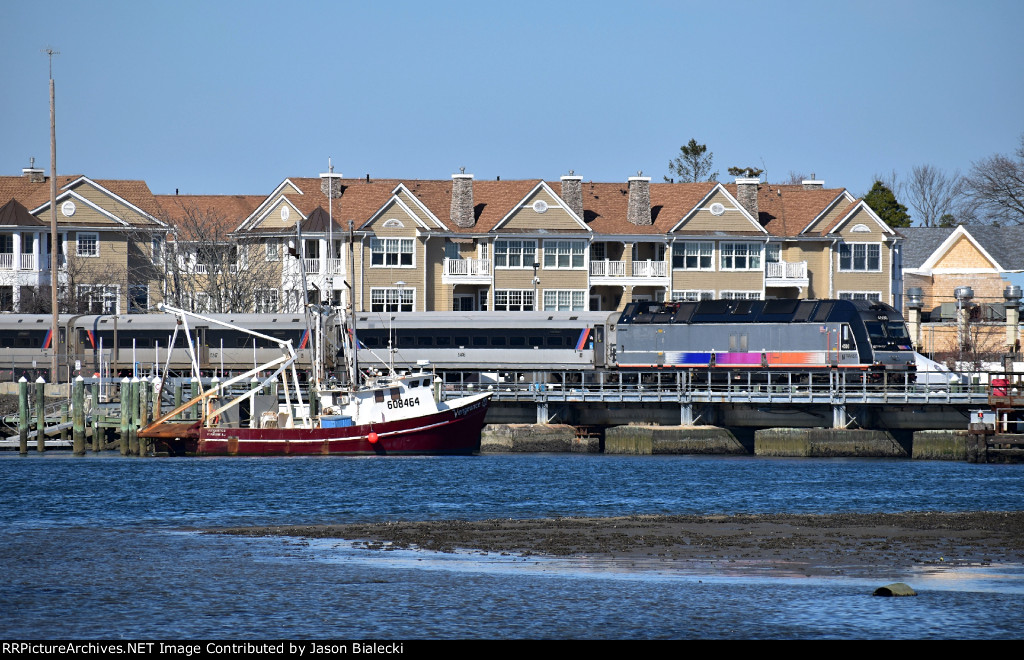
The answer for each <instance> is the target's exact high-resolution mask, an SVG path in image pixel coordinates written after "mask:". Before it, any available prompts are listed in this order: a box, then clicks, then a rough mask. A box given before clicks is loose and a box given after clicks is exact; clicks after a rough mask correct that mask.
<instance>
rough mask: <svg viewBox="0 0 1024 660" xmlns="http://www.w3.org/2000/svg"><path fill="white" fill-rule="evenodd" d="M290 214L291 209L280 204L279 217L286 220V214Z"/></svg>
mask: <svg viewBox="0 0 1024 660" xmlns="http://www.w3.org/2000/svg"><path fill="white" fill-rule="evenodd" d="M291 214H292V212H291V209H289V208H288V207H287V206H282V207H281V219H282V220H287V219H288V216H290V215H291Z"/></svg>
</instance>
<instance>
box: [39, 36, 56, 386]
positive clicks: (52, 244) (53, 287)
mask: <svg viewBox="0 0 1024 660" xmlns="http://www.w3.org/2000/svg"><path fill="white" fill-rule="evenodd" d="M43 52H45V53H46V54H47V56H49V58H50V308H51V311H52V312H53V323H52V327H51V334H50V350H51V351H52V357H51V360H50V382H51V383H55V382H57V352H58V346H59V344H60V342H59V339H60V334H59V332H60V328H59V327H58V325H59V324H58V321H57V318H58V317H57V269H58V267H59V264H58V262H57V245H58V242H57V241H58V235H57V111H56V103H55V101H54V91H53V56H54V55H60V51H57V50H54V49H52V48H47V49H46V50H45V51H43Z"/></svg>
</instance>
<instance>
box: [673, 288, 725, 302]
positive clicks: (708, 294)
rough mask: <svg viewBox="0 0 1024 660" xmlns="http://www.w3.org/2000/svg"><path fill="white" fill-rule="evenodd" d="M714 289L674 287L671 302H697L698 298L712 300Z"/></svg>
mask: <svg viewBox="0 0 1024 660" xmlns="http://www.w3.org/2000/svg"><path fill="white" fill-rule="evenodd" d="M714 297H715V290H714V289H675V290H673V291H672V300H671V302H684V301H686V302H697V301H700V300H713V299H714Z"/></svg>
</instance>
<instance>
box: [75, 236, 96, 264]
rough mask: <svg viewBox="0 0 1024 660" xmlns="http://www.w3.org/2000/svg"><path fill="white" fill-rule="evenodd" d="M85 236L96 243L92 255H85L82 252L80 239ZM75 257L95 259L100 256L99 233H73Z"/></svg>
mask: <svg viewBox="0 0 1024 660" xmlns="http://www.w3.org/2000/svg"><path fill="white" fill-rule="evenodd" d="M85 236H92V237H93V240H94V241H96V250H95V253H94V254H85V253H83V252H82V238H83V237H85ZM75 256H76V257H87V258H90V259H92V258H95V257H98V256H100V235H99V232H94V231H80V232H75Z"/></svg>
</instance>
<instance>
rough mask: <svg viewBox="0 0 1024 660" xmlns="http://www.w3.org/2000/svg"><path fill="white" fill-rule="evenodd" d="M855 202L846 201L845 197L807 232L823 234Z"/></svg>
mask: <svg viewBox="0 0 1024 660" xmlns="http://www.w3.org/2000/svg"><path fill="white" fill-rule="evenodd" d="M852 203H853V202H851V201H850V200H848V199H846V198H845V197H844V198H842V199H840V200H839V201H838V202H836V204H835V205H834V206H833V207H832V208H831V209H829V210H828V212H827V213H825V215H824V216H822V217H821V218H820V219H819V220H818V221H817V222H816V223H814V224H813V225H811V227H810V228H809V229H808V230H807V231H808V232H821V231H824V230H825V229H826V228H827V227H828V226H829V225H831V224H832V223H833V222H834V221H835V219H836V218H838V217H841V216H842V215H843V214H844V213H845V212H846V209H848V208H850V205H851V204H852Z"/></svg>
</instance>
